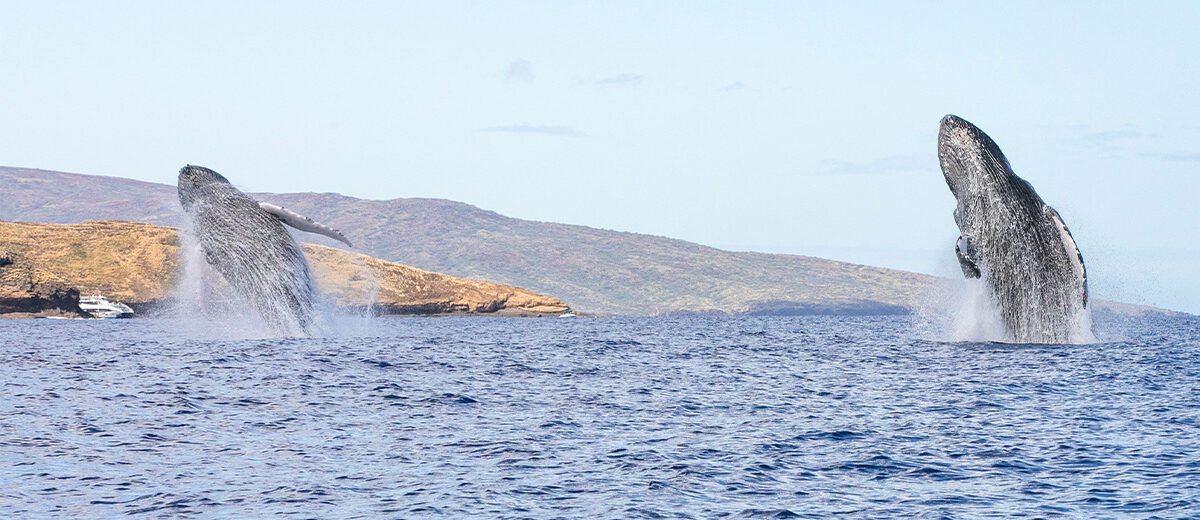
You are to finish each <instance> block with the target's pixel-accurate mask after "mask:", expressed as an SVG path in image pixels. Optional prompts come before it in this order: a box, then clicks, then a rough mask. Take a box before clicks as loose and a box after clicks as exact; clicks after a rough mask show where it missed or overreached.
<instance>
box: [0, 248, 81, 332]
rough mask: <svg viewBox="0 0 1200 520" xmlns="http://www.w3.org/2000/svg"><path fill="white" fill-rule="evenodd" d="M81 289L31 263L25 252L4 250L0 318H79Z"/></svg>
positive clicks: (0, 268)
mask: <svg viewBox="0 0 1200 520" xmlns="http://www.w3.org/2000/svg"><path fill="white" fill-rule="evenodd" d="M82 315H83V312H82V311H80V310H79V290H78V289H75V288H73V287H68V286H66V285H64V284H62V283H60V282H58V281H56V280H54V279H52V278H51V277H48V276H47V273H46V272H44V271H43V270H40V269H37V268H36V267H35V266H33V265H31V264H30V263H29V262H28V261H27V260H26V258H25V256H24V255H22V254H21V253H19V252H17V251H15V250H12V249H0V317H5V316H7V317H50V316H62V317H75V316H82Z"/></svg>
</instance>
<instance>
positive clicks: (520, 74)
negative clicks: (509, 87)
mask: <svg viewBox="0 0 1200 520" xmlns="http://www.w3.org/2000/svg"><path fill="white" fill-rule="evenodd" d="M533 78H534V75H533V64H532V63H529V61H527V60H522V59H518V60H516V61H514V62H512V63H509V64H508V69H507V70H505V71H504V81H520V82H522V83H533Z"/></svg>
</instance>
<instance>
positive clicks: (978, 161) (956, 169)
mask: <svg viewBox="0 0 1200 520" xmlns="http://www.w3.org/2000/svg"><path fill="white" fill-rule="evenodd" d="M938 159H939V161H940V162H941V166H942V174H943V175H945V177H946V184H947V185H949V186H950V192H951V193H953V194H954V197H955V198H956V199H958V207H957V208H955V210H954V221H955V223H957V224H958V229H959V231H960V233H961V236H960V237H959V238H958V242H957V243H956V244H955V248H954V250H955V253H956V254H957V256H958V261H959V264H960V265H961V267H962V271H963V274H964V275H965V276H966V277H968V278H982V279H983V282H984V283H985V285H986V286H987V287H988V288H989V289H990V290H991V294H992V299H993V301H994V302H995V304H996V306H997V307H998V308H999V311H1000V317H1001V320H1002V321H1003V322H1004V326H1005V329H1006V330H1007V331H1008V334H1009V335H1010V336H1011V337H1010V338H1009V339H1011V340H1012V341H1016V342H1020V343H1077V342H1083V341H1088V340H1089V339H1091V338H1092V336H1091V325H1090V318H1089V316H1088V311H1087V299H1088V293H1087V271H1086V270H1085V269H1084V266H1083V255H1081V254H1080V253H1079V248H1078V247H1076V245H1075V239H1074V238H1072V237H1071V232H1070V231H1069V230H1067V226H1066V224H1064V223H1063V220H1062V217H1060V216H1059V215H1058V212H1057V211H1055V210H1054V208H1051V207H1050V206H1048V205H1046V203H1045V202H1043V201H1042V199H1041V197H1039V196H1038V194H1037V192H1035V191H1034V190H1033V186H1032V185H1030V184H1029V183H1028V182H1026V181H1025V180H1024V179H1022V178H1020V177H1017V176H1016V174H1014V173H1013V170H1012V167H1011V166H1009V164H1008V159H1006V158H1005V157H1004V153H1002V152H1001V151H1000V147H998V146H996V143H995V142H994V141H992V139H991V138H990V137H988V136H987V134H985V133H983V131H982V130H980V129H979V128H978V127H976V126H975V125H973V124H971V123H969V122H967V121H966V120H964V119H962V118H960V117H957V116H953V115H948V116H946V117H944V118H943V119H942V123H941V130H940V131H939V132H938Z"/></svg>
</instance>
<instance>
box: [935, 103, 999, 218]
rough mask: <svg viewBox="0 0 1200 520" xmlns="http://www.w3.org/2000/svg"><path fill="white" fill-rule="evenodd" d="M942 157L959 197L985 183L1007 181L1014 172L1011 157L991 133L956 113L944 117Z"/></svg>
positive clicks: (949, 181) (940, 137)
mask: <svg viewBox="0 0 1200 520" xmlns="http://www.w3.org/2000/svg"><path fill="white" fill-rule="evenodd" d="M938 160H939V161H940V162H941V166H942V174H943V175H944V176H945V177H946V184H947V185H948V186H950V192H951V193H953V194H954V196H955V197H958V198H962V197H963V196H964V195H970V194H971V193H973V192H974V193H977V192H978V191H979V190H980V188H981V187H983V186H985V185H995V184H996V183H999V182H1002V181H1005V180H1006V178H1007V177H1008V176H1010V175H1011V173H1012V168H1011V167H1010V166H1009V164H1008V159H1007V158H1005V157H1004V153H1003V152H1001V151H1000V147H999V146H997V145H996V142H995V141H992V138H991V137H988V135H987V134H985V133H983V130H980V129H979V127H977V126H975V125H973V124H971V123H970V122H968V121H967V120H966V119H963V118H961V117H958V116H956V115H947V116H946V117H943V118H942V123H941V128H940V130H939V131H938Z"/></svg>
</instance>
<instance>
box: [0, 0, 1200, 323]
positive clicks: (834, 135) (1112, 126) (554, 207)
mask: <svg viewBox="0 0 1200 520" xmlns="http://www.w3.org/2000/svg"><path fill="white" fill-rule="evenodd" d="M1196 27H1200V3H1196V2H1178V3H1175V2H1157V3H1145V4H1143V3H1132V2H1122V3H1116V2H1113V3H1052V4H1051V3H1044V2H1031V3H1015V2H1004V3H1003V4H1002V5H990V6H988V5H982V3H976V2H958V3H903V4H902V3H883V2H870V3H865V2H864V3H844V2H828V3H820V4H818V3H800V2H782V3H756V2H728V3H697V2H680V3H663V2H658V3H646V2H639V3H612V2H605V3H598V2H597V3H582V2H575V3H568V2H546V3H540V2H539V3H532V2H523V3H496V2H487V3H483V2H480V3H445V2H426V3H398V2H397V3H393V2H377V3H376V2H373V3H355V2H343V3H306V2H288V3H254V2H236V3H223V2H191V3H186V4H185V3H179V2H170V3H167V2H147V3H122V4H121V5H120V7H113V6H110V5H102V4H99V3H83V2H80V3H62V4H60V3H52V2H24V3H6V4H4V6H3V7H2V9H0V71H2V72H3V77H2V79H0V100H2V103H0V164H4V165H11V166H25V167H37V168H48V169H56V170H65V171H73V172H83V173H95V174H106V175H117V176H124V177H132V178H137V179H144V180H151V181H158V182H165V183H172V182H174V178H175V172H176V171H177V170H178V168H179V167H180V166H182V165H183V164H185V163H194V164H202V165H205V166H209V167H212V168H215V169H217V170H218V171H220V172H222V173H224V174H226V175H227V176H228V177H230V178H231V179H233V180H234V182H235V183H238V184H240V185H242V186H243V187H244V188H246V189H249V190H262V191H336V192H342V193H345V194H348V195H353V196H358V197H365V198H377V199H386V198H395V197H440V198H448V199H454V200H460V201H464V202H468V203H471V204H475V205H477V206H480V207H483V208H486V209H491V210H495V211H498V212H500V213H503V214H506V215H510V216H514V217H520V218H527V219H535V220H546V221H555V222H566V223H573V224H584V225H589V226H596V227H602V228H608V229H617V230H623V231H635V232H641V233H650V234H656V235H665V236H670V237H675V238H682V239H687V240H692V241H696V242H700V243H703V244H707V245H712V246H717V247H722V248H727V249H744V250H758V251H767V252H780V253H800V254H812V255H818V256H826V257H831V258H838V259H844V260H850V261H856V262H862V263H869V264H875V265H882V266H889V267H897V268H903V269H909V270H915V271H922V272H927V273H934V274H943V275H947V276H958V269H957V267H956V265H955V264H954V255H953V244H954V240H955V237H956V236H957V232H956V228H955V227H954V223H953V221H952V219H951V212H952V210H953V206H954V200H953V198H952V197H951V196H950V193H949V191H948V190H947V188H946V186H945V183H944V181H943V180H942V176H941V173H940V171H939V169H938V165H937V159H936V135H937V124H938V120H939V119H940V118H941V117H942V116H943V115H944V114H946V113H955V114H958V115H960V116H962V117H964V118H966V119H968V120H970V121H972V122H974V123H976V124H977V125H979V126H980V127H981V128H983V129H984V130H985V131H986V132H988V133H989V134H990V135H991V136H992V137H993V138H995V139H996V141H997V142H998V143H999V144H1000V146H1001V147H1002V148H1003V149H1004V151H1005V152H1006V154H1007V155H1008V157H1009V159H1010V161H1011V162H1012V163H1013V166H1014V168H1015V169H1016V171H1017V173H1018V174H1019V175H1022V176H1023V177H1025V178H1026V179H1027V180H1029V181H1030V182H1032V183H1033V184H1034V186H1035V187H1036V188H1037V189H1038V191H1039V193H1041V195H1042V196H1043V198H1045V199H1046V201H1047V202H1048V203H1050V204H1051V205H1053V206H1055V207H1056V208H1057V209H1058V210H1059V212H1060V213H1062V215H1063V217H1064V219H1065V220H1066V221H1067V223H1068V225H1070V226H1071V229H1072V231H1073V232H1074V233H1075V236H1076V239H1077V241H1078V243H1079V245H1080V248H1081V249H1082V251H1083V254H1084V258H1085V260H1086V261H1087V264H1088V267H1089V275H1090V276H1089V278H1090V280H1091V283H1092V291H1093V294H1095V295H1096V296H1098V297H1106V298H1114V299H1123V300H1127V301H1134V302H1139V303H1148V304H1156V305H1162V306H1167V307H1171V308H1176V309H1181V310H1187V311H1191V312H1200V276H1197V275H1196V274H1195V273H1194V271H1193V270H1194V269H1195V267H1196V266H1198V265H1200V233H1197V225H1198V224H1200V176H1198V174H1200V120H1198V119H1197V112H1198V109H1200V102H1198V101H1197V93H1200V67H1198V66H1197V59H1196V57H1195V52H1196V49H1200V31H1197V30H1196Z"/></svg>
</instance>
